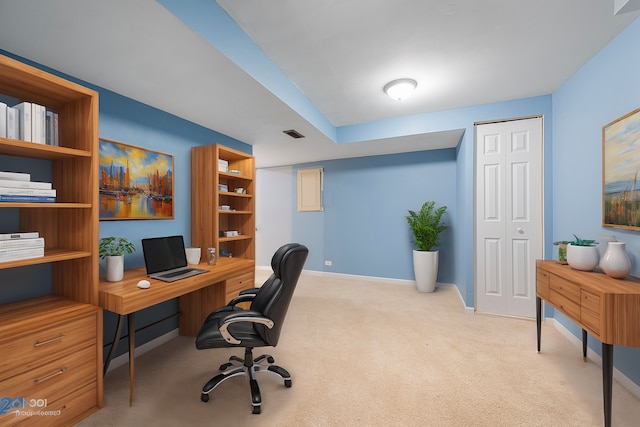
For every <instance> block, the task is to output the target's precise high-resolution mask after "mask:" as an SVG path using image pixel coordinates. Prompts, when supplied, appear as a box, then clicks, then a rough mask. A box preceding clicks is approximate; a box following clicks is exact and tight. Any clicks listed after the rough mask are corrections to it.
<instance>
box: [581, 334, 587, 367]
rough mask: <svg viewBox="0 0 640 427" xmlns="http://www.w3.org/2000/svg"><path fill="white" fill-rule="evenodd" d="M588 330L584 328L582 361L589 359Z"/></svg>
mask: <svg viewBox="0 0 640 427" xmlns="http://www.w3.org/2000/svg"><path fill="white" fill-rule="evenodd" d="M587 338H588V337H587V331H585V330H584V329H583V330H582V361H583V362H586V361H587Z"/></svg>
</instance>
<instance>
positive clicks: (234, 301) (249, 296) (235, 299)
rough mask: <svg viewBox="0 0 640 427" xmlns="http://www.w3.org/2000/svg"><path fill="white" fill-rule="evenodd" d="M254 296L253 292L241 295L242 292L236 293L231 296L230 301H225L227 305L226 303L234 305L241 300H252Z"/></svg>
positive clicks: (230, 305)
mask: <svg viewBox="0 0 640 427" xmlns="http://www.w3.org/2000/svg"><path fill="white" fill-rule="evenodd" d="M255 296H256V295H255V294H247V295H242V294H240V295H238V296H237V297H235V298H232V299H231V301H229V302H228V303H227V305H228V306H229V307H233V306H234V305H236V304H239V303H241V302H246V301H253V298H254V297H255Z"/></svg>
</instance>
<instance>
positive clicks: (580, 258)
mask: <svg viewBox="0 0 640 427" xmlns="http://www.w3.org/2000/svg"><path fill="white" fill-rule="evenodd" d="M573 237H575V238H576V239H575V240H574V241H573V242H569V243H568V244H567V263H568V264H569V266H570V267H571V268H575V269H576V270H583V271H591V270H593V269H594V268H595V267H596V266H597V265H598V262H600V255H599V254H598V246H597V242H596V241H595V240H587V239H581V238H579V237H578V236H576V235H575V234H574V235H573Z"/></svg>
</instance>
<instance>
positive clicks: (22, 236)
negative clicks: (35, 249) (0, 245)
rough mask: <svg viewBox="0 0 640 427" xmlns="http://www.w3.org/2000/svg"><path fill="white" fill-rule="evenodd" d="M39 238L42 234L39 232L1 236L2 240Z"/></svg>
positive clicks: (4, 234)
mask: <svg viewBox="0 0 640 427" xmlns="http://www.w3.org/2000/svg"><path fill="white" fill-rule="evenodd" d="M38 237H40V234H39V233H38V232H37V231H27V232H23V233H3V234H0V240H18V239H37V238H38Z"/></svg>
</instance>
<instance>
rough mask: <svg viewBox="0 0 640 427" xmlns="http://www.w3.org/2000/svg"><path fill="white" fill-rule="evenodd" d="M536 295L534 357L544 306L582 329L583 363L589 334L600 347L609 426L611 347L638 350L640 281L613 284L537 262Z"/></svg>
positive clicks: (598, 276)
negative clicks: (549, 306) (546, 304)
mask: <svg viewBox="0 0 640 427" xmlns="http://www.w3.org/2000/svg"><path fill="white" fill-rule="evenodd" d="M536 294H537V295H536V296H537V298H536V323H537V333H538V339H537V344H538V351H540V341H541V336H540V333H541V324H542V300H544V301H546V302H547V303H549V304H550V305H551V306H553V307H554V308H555V309H556V310H558V311H559V312H561V313H562V314H564V315H565V316H567V317H568V318H569V319H571V320H573V321H574V322H576V323H577V324H578V325H579V326H580V327H581V328H582V346H583V357H585V358H586V351H587V332H588V333H590V334H591V335H592V336H594V337H595V338H597V339H598V340H600V341H601V343H602V380H603V385H602V388H603V399H604V419H605V423H604V424H605V426H610V425H611V390H612V385H613V383H612V380H613V346H614V345H624V346H630V347H640V279H638V278H636V277H632V276H629V277H627V278H626V279H625V280H619V279H613V278H611V277H609V276H607V275H605V274H603V273H600V272H595V271H590V272H586V271H580V270H574V269H573V268H571V267H569V266H568V265H562V264H559V263H557V262H556V261H542V260H538V261H537V286H536Z"/></svg>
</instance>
